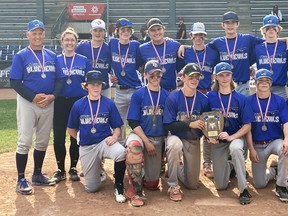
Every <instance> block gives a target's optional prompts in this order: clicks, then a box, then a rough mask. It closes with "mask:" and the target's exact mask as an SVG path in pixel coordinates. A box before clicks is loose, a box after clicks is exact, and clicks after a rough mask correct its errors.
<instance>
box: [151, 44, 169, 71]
mask: <svg viewBox="0 0 288 216" xmlns="http://www.w3.org/2000/svg"><path fill="white" fill-rule="evenodd" d="M151 44H152V47H153V49H154V51H155V53H156V55H157V58H158V60H159V62H160V63H161V65H163V67H164V65H165V56H166V40H164V48H163V56H162V59H161V57H160V55H159V53H158V51H157V49H156V47H155V45H154V43H153V42H151Z"/></svg>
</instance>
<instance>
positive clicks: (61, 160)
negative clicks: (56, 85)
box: [53, 27, 92, 183]
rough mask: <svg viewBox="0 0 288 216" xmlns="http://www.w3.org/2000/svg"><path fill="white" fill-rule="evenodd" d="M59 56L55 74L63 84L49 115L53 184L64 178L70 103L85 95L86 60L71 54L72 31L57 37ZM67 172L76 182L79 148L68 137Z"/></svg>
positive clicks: (77, 177)
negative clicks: (61, 75) (52, 153)
mask: <svg viewBox="0 0 288 216" xmlns="http://www.w3.org/2000/svg"><path fill="white" fill-rule="evenodd" d="M60 41H61V45H62V47H63V52H62V54H60V55H58V56H57V61H56V71H57V72H58V71H59V73H61V74H63V75H64V76H65V82H64V85H63V87H62V89H61V92H60V93H59V95H58V97H57V98H56V99H55V103H54V116H53V135H54V153H55V157H56V161H57V167H58V170H57V171H56V172H55V173H54V175H53V179H54V180H55V181H56V183H58V182H60V181H62V180H65V179H66V171H65V157H66V147H65V140H66V129H67V121H68V117H69V113H70V110H71V108H72V106H73V104H74V102H75V101H76V100H78V99H80V98H81V97H83V96H85V95H86V94H87V92H86V91H85V90H84V89H82V87H81V83H82V82H84V80H85V76H86V73H87V72H88V71H90V70H91V69H92V68H91V65H90V62H89V60H88V59H87V58H86V57H85V56H82V55H80V54H77V53H75V47H76V45H77V42H78V34H77V32H75V31H74V29H73V28H71V27H68V28H67V29H66V30H65V31H64V32H63V33H62V34H61V38H60ZM69 154H70V169H69V175H70V179H71V180H72V181H79V180H80V178H79V176H78V173H77V169H76V166H77V163H78V158H79V147H78V144H77V140H76V139H74V138H73V137H70V148H69Z"/></svg>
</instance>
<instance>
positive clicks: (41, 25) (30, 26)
mask: <svg viewBox="0 0 288 216" xmlns="http://www.w3.org/2000/svg"><path fill="white" fill-rule="evenodd" d="M37 28H41V29H43V30H45V26H44V23H43V22H42V21H40V20H32V21H30V22H29V23H28V24H27V31H33V30H35V29H37Z"/></svg>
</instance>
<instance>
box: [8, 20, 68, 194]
mask: <svg viewBox="0 0 288 216" xmlns="http://www.w3.org/2000/svg"><path fill="white" fill-rule="evenodd" d="M26 37H27V38H28V40H29V45H28V47H26V48H24V49H22V50H20V51H19V52H18V53H17V54H16V55H15V56H14V58H13V62H12V66H11V73H10V84H11V87H12V88H13V89H14V90H15V91H16V92H17V93H18V95H17V125H18V143H17V150H16V166H17V172H18V181H17V186H16V191H17V192H19V193H21V194H24V195H27V194H31V193H32V188H31V187H30V186H29V184H28V181H27V180H26V178H25V169H26V165H27V161H28V152H29V149H30V147H31V145H32V139H33V134H34V132H35V144H34V145H35V146H34V154H33V156H34V171H33V176H32V184H33V185H44V186H50V185H55V181H54V180H52V179H48V178H47V177H46V176H45V175H43V174H42V165H43V161H44V158H45V154H46V149H47V146H48V142H49V138H50V131H51V129H52V124H53V110H54V99H55V97H56V96H57V95H58V93H59V91H60V90H61V87H62V80H63V78H64V75H63V74H61V73H59V72H57V71H56V69H55V64H56V54H55V53H53V52H52V51H50V50H47V49H44V48H43V40H44V38H45V27H44V24H43V22H41V21H39V20H32V21H30V22H29V23H28V25H27V32H26Z"/></svg>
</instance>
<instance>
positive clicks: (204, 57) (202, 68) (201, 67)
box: [193, 47, 206, 71]
mask: <svg viewBox="0 0 288 216" xmlns="http://www.w3.org/2000/svg"><path fill="white" fill-rule="evenodd" d="M193 50H194V53H195V56H196V59H197V63H198V66H199V68H200V69H201V71H203V70H204V64H205V60H206V47H205V48H204V55H203V60H202V66H201V64H200V61H199V57H198V54H197V51H196V50H195V48H194V47H193Z"/></svg>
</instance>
